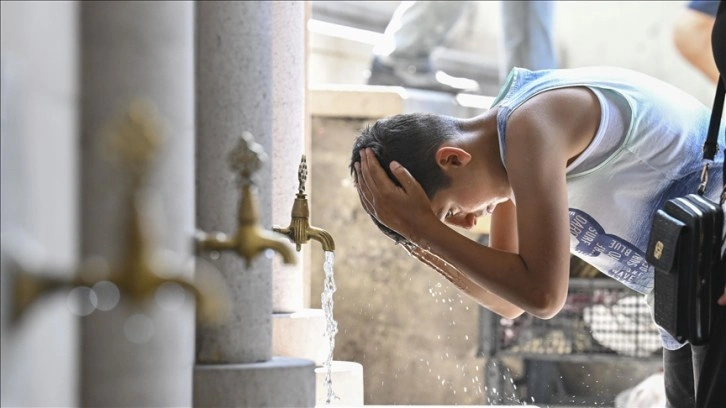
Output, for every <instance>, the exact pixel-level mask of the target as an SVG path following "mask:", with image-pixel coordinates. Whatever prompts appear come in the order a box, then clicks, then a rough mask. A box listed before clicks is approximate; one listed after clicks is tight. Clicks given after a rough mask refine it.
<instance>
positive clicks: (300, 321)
mask: <svg viewBox="0 0 726 408" xmlns="http://www.w3.org/2000/svg"><path fill="white" fill-rule="evenodd" d="M324 334H325V313H324V312H323V310H322V309H303V310H300V311H298V312H294V313H274V314H273V315H272V354H273V355H275V356H283V357H298V358H306V359H309V360H313V361H314V362H315V364H316V365H322V364H323V361H325V359H326V358H327V356H328V353H329V351H330V345H329V343H328V338H327V337H325V336H324Z"/></svg>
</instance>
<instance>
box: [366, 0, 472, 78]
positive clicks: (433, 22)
mask: <svg viewBox="0 0 726 408" xmlns="http://www.w3.org/2000/svg"><path fill="white" fill-rule="evenodd" d="M470 6H473V4H470V3H468V2H462V1H404V2H401V4H400V5H399V6H398V8H397V9H396V11H395V12H394V14H393V17H391V21H390V22H389V23H388V26H387V27H386V31H385V33H384V40H383V42H382V43H381V44H378V45H377V46H376V47H375V48H374V50H373V54H374V58H373V62H372V64H371V76H370V77H369V79H368V84H370V85H397V86H408V87H413V88H424V89H432V90H439V91H445V92H457V91H460V90H461V89H454V88H452V87H450V86H447V85H444V84H442V83H441V82H439V81H438V80H436V70H435V68H434V67H432V66H431V53H432V52H433V51H434V49H436V47H438V46H440V45H442V44H444V43H445V41H446V39H447V36H448V35H449V33H450V32H451V29H452V28H453V27H454V26H455V25H456V23H457V22H458V21H459V19H460V18H461V16H462V15H463V14H464V11H465V10H466V9H467V8H468V7H470Z"/></svg>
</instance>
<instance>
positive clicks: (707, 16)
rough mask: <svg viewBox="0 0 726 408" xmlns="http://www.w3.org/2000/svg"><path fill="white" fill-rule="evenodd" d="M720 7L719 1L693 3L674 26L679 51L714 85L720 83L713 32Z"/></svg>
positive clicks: (695, 0) (675, 41) (689, 4)
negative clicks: (714, 55)
mask: <svg viewBox="0 0 726 408" xmlns="http://www.w3.org/2000/svg"><path fill="white" fill-rule="evenodd" d="M718 5H719V1H718V0H716V1H711V0H694V1H690V2H689V3H688V6H687V7H686V8H685V9H684V10H682V11H681V13H680V14H679V15H678V18H677V19H676V22H675V24H674V26H673V44H674V45H675V46H676V49H677V50H678V52H679V53H680V54H681V55H682V56H683V58H685V59H686V61H688V63H690V64H691V65H692V66H693V67H695V68H696V69H698V70H699V71H700V72H701V73H702V74H703V75H705V76H706V77H707V78H708V79H709V80H711V82H713V83H714V84H715V83H716V81H718V69H717V68H716V64H715V63H714V58H713V52H712V47H711V33H712V31H713V24H714V20H715V16H716V11H717V9H718Z"/></svg>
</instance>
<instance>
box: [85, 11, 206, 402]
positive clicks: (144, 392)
mask: <svg viewBox="0 0 726 408" xmlns="http://www.w3.org/2000/svg"><path fill="white" fill-rule="evenodd" d="M80 8H81V16H80V19H81V34H80V35H81V46H82V55H81V75H80V78H81V86H82V93H81V95H82V97H81V104H82V105H81V112H82V113H81V211H80V218H81V256H82V259H89V258H90V257H101V258H103V259H105V260H107V261H108V262H109V264H110V266H111V267H112V268H113V267H114V266H116V265H118V264H119V263H120V262H121V261H122V259H121V257H122V256H124V252H125V250H126V245H127V242H126V239H125V233H126V230H127V227H128V225H129V221H130V219H129V211H130V208H129V205H128V204H129V203H128V194H129V188H128V186H129V183H127V181H128V173H127V172H126V170H125V169H124V168H122V167H120V166H119V165H118V164H117V163H114V162H112V161H109V160H107V157H105V156H104V154H103V153H104V145H105V143H106V140H105V139H104V133H103V132H104V130H105V128H106V126H107V125H108V124H109V122H110V121H111V120H113V119H115V118H116V117H117V115H118V114H119V113H120V112H123V111H126V110H127V109H128V107H129V102H130V101H132V100H133V99H135V98H138V97H143V98H147V99H148V100H150V101H151V102H152V103H154V104H155V106H156V109H157V111H158V115H159V117H160V118H161V119H162V120H164V122H165V124H166V129H167V131H166V132H165V133H164V136H165V141H164V144H163V145H162V146H161V149H160V151H159V153H158V155H157V157H156V158H155V160H154V162H153V163H152V165H151V167H150V173H151V174H150V176H149V182H148V184H147V186H148V187H150V188H151V190H152V191H153V192H154V194H155V197H156V198H158V199H159V200H160V203H161V206H160V207H161V209H162V210H163V213H159V214H155V215H156V217H154V218H153V219H152V226H153V227H156V232H157V233H158V234H159V235H158V241H155V242H153V245H154V246H155V247H156V248H158V249H162V250H165V251H167V253H172V254H174V257H175V259H177V260H179V259H183V260H189V259H190V257H191V256H192V245H191V243H192V237H193V234H194V230H195V228H194V138H193V134H194V133H193V132H194V35H193V34H194V30H193V14H194V5H193V3H191V2H125V1H119V2H81V3H80ZM193 305H194V302H193V301H191V297H190V296H186V301H184V302H181V304H180V305H177V306H176V307H170V306H171V305H168V304H167V305H165V306H164V304H162V305H159V302H158V298H152V299H149V301H148V302H145V303H137V302H132V301H131V300H129V299H128V297H124V296H123V294H122V296H121V301H120V303H119V304H118V306H116V307H115V308H113V309H112V310H110V311H107V312H103V311H99V310H97V311H95V312H93V313H92V314H91V315H89V316H87V317H85V318H83V320H82V322H81V326H82V330H81V338H82V350H83V352H82V353H81V356H82V365H81V387H80V389H81V405H83V406H159V407H161V406H175V407H179V406H189V405H191V401H192V395H191V389H192V369H193V358H194V307H193Z"/></svg>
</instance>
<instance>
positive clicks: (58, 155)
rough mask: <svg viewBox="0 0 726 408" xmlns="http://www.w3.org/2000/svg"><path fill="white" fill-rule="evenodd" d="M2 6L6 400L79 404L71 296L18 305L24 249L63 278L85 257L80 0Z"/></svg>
mask: <svg viewBox="0 0 726 408" xmlns="http://www.w3.org/2000/svg"><path fill="white" fill-rule="evenodd" d="M0 10H1V11H0V19H1V21H2V22H1V23H0V30H1V33H2V34H1V35H0V42H1V43H2V46H1V49H2V63H1V65H2V67H1V68H0V82H1V85H0V93H1V94H2V97H1V102H0V116H1V118H0V127H2V130H1V131H0V202H1V203H2V204H1V205H0V232H1V233H2V254H0V264H1V265H2V266H0V270H2V272H0V292H1V294H0V302H2V306H0V314H1V315H2V317H0V322H1V323H0V348H1V349H2V352H1V354H2V364H0V406H3V407H20V406H25V407H33V406H34V407H41V406H45V407H48V406H55V407H60V406H77V405H78V398H77V388H78V356H79V353H80V350H79V349H78V347H77V343H78V320H77V317H76V316H75V315H74V314H73V313H71V311H70V310H69V308H68V307H67V297H66V296H65V294H64V293H63V292H61V291H58V292H55V293H53V294H46V295H44V296H43V297H42V298H41V299H38V300H37V301H35V302H34V303H33V304H32V305H31V306H30V308H29V309H27V310H26V311H25V313H24V314H23V316H22V318H21V320H20V321H17V322H12V321H11V315H10V312H12V306H11V305H12V302H13V299H14V295H15V294H16V293H14V291H13V286H12V283H13V282H12V278H14V277H15V276H17V275H16V274H15V272H19V271H18V269H17V267H16V266H15V265H14V262H15V261H18V260H19V258H18V256H21V257H22V258H23V259H22V260H24V261H30V263H28V264H26V266H27V267H29V268H28V269H29V270H26V271H25V272H27V273H36V274H43V275H46V276H47V275H51V276H53V277H55V278H63V279H65V278H68V279H70V276H71V274H72V271H73V267H74V266H75V263H76V256H77V252H78V240H77V232H78V231H77V228H78V227H77V218H78V215H77V214H78V211H77V191H78V182H77V173H78V169H77V167H76V159H77V146H78V124H77V117H78V85H79V81H78V75H77V68H78V62H77V58H78V51H79V47H78V32H77V30H76V27H77V24H78V3H77V2H12V1H3V2H2V3H0ZM13 275H15V276H13ZM49 339H52V341H51V340H49Z"/></svg>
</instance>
